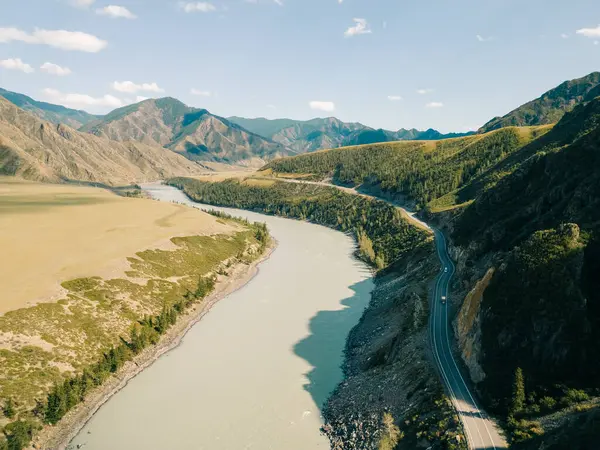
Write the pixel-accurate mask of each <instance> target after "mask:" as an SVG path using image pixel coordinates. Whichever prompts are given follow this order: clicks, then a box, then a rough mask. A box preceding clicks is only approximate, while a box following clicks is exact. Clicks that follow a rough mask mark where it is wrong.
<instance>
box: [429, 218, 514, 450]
mask: <svg viewBox="0 0 600 450" xmlns="http://www.w3.org/2000/svg"><path fill="white" fill-rule="evenodd" d="M433 232H434V234H435V245H436V249H437V253H438V257H439V258H440V262H441V263H442V269H441V271H440V274H439V275H438V277H437V279H436V283H435V289H434V292H433V300H432V302H431V317H430V322H429V326H430V329H429V334H430V338H431V344H432V349H433V354H434V358H435V360H436V363H437V366H438V369H439V371H440V374H441V376H442V379H443V381H444V385H445V386H446V391H447V392H448V396H449V397H450V399H451V400H452V403H453V404H454V408H455V409H456V412H457V413H458V414H459V416H460V419H461V421H462V423H463V427H464V429H465V434H466V436H467V441H468V444H469V449H473V450H475V449H476V450H481V449H504V448H507V447H508V445H507V443H506V440H505V439H504V438H503V437H502V435H501V434H500V433H499V431H498V428H497V427H496V424H495V423H494V422H493V421H492V420H491V419H490V418H489V417H488V416H487V414H486V413H485V411H483V410H482V409H481V408H480V407H479V406H478V404H477V402H476V400H475V396H474V395H473V394H472V393H471V390H470V389H469V386H468V383H467V382H466V380H465V378H464V377H463V375H462V373H461V370H460V368H459V366H458V364H457V363H456V360H455V358H454V355H453V354H452V346H451V341H450V336H451V335H452V333H451V332H450V319H449V316H448V301H447V300H446V301H442V297H446V299H448V291H449V286H450V281H451V280H452V277H453V276H454V272H455V270H456V268H455V266H454V263H453V262H452V260H451V259H450V256H449V255H448V249H447V244H446V238H445V237H444V234H443V233H442V232H441V231H440V230H437V229H433Z"/></svg>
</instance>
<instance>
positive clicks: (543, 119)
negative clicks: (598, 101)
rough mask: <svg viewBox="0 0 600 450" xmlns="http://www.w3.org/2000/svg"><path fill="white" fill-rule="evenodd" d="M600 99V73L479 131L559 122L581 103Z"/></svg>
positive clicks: (563, 86)
mask: <svg viewBox="0 0 600 450" xmlns="http://www.w3.org/2000/svg"><path fill="white" fill-rule="evenodd" d="M598 95H600V72H593V73H591V74H589V75H587V76H585V77H582V78H578V79H575V80H571V81H565V82H564V83H562V84H561V85H560V86H558V87H556V88H554V89H551V90H549V91H548V92H546V93H545V94H543V95H542V96H541V97H539V98H537V99H535V100H532V101H530V102H528V103H525V104H524V105H522V106H520V107H518V108H517V109H515V110H513V111H511V112H509V113H508V114H506V115H505V116H503V117H495V118H493V119H492V120H490V121H489V122H488V123H486V124H485V125H484V126H483V127H481V129H480V130H479V131H480V132H481V133H485V132H488V131H492V130H496V129H498V128H503V127H510V126H527V125H544V124H550V123H555V122H558V121H559V120H560V119H561V118H562V116H563V115H564V114H565V112H568V111H571V110H572V109H573V108H574V107H575V106H576V105H578V104H579V103H581V102H585V101H589V100H592V99H593V98H594V97H596V96H598Z"/></svg>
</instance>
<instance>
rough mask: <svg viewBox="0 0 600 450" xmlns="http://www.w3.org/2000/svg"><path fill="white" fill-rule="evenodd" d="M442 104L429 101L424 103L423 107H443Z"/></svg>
mask: <svg viewBox="0 0 600 450" xmlns="http://www.w3.org/2000/svg"><path fill="white" fill-rule="evenodd" d="M443 107H444V104H443V103H442V102H429V103H427V104H426V105H425V108H432V109H435V108H443Z"/></svg>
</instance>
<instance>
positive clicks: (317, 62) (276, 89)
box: [0, 0, 600, 132]
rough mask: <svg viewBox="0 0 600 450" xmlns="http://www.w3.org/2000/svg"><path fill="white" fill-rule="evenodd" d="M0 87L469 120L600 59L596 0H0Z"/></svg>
mask: <svg viewBox="0 0 600 450" xmlns="http://www.w3.org/2000/svg"><path fill="white" fill-rule="evenodd" d="M0 11H1V13H0V87H2V88H4V89H8V90H11V91H16V92H20V93H24V94H27V95H29V96H31V97H33V98H35V99H36V100H42V101H47V102H51V103H57V104H62V105H65V106H68V107H72V108H76V109H84V110H86V111H88V112H91V113H97V114H103V113H106V112H108V111H111V110H113V109H115V108H117V107H120V106H123V105H126V104H129V103H133V102H136V101H140V100H142V99H144V98H148V97H165V96H170V97H175V98H177V99H179V100H181V101H183V102H184V103H186V104H188V105H190V106H195V107H201V108H206V109H208V110H209V111H211V112H212V113H214V114H218V115H221V116H226V117H227V116H233V115H236V116H242V117H267V118H281V117H286V118H292V119H300V120H305V119H310V118H313V117H328V116H336V117H338V118H340V119H341V120H344V121H349V122H350V121H352V122H361V123H364V124H366V125H369V126H372V127H374V128H385V129H390V130H397V129H399V128H413V127H414V128H418V129H427V128H435V129H438V130H440V131H442V132H450V131H454V132H463V131H467V130H473V129H477V128H478V127H480V126H481V125H483V124H484V123H485V122H487V121H488V120H489V119H491V118H492V117H494V116H498V115H504V114H506V113H507V112H509V111H510V110H512V109H514V108H516V107H517V106H519V105H520V104H523V103H525V102H527V101H529V100H531V99H533V98H536V97H538V96H539V95H541V94H542V93H543V92H545V91H547V90H548V89H551V88H553V87H555V86H556V85H558V84H560V83H561V82H563V81H565V80H568V79H573V78H579V77H582V76H585V75H587V74H588V73H590V72H593V71H595V70H599V69H600V44H599V41H600V25H599V24H600V1H598V0H569V1H566V0H527V1H523V0H501V1H499V0H453V1H448V0H207V1H200V2H198V1H187V0H184V1H177V0H175V1H170V0H0Z"/></svg>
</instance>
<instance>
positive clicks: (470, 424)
mask: <svg viewBox="0 0 600 450" xmlns="http://www.w3.org/2000/svg"><path fill="white" fill-rule="evenodd" d="M277 180H278V181H285V182H288V183H299V184H316V185H322V186H329V187H335V188H338V189H340V190H342V191H344V192H347V193H351V194H356V195H362V196H364V197H370V198H376V199H377V200H381V201H384V202H387V203H390V204H392V205H393V206H395V207H396V208H398V209H400V210H401V212H402V214H403V216H404V217H405V218H406V219H408V220H409V221H410V222H412V223H413V224H414V225H416V226H418V227H419V228H427V229H429V230H431V231H432V232H433V234H434V236H435V245H436V249H437V254H438V257H439V259H440V263H441V265H442V267H441V271H440V274H439V275H438V277H437V279H436V282H435V289H434V292H433V299H432V301H431V316H430V318H429V327H430V328H429V335H430V339H431V347H432V351H433V356H434V359H435V362H436V364H437V367H438V370H439V372H440V375H441V377H442V380H443V382H444V386H445V388H446V391H447V393H448V397H449V398H450V400H451V401H452V404H453V405H454V408H455V409H456V412H457V413H458V415H459V417H460V419H461V422H462V423H463V427H464V429H465V434H466V437H467V441H468V444H469V449H470V450H495V449H505V448H508V444H507V443H506V440H505V439H504V437H503V436H502V434H500V432H499V431H498V427H497V426H496V424H495V423H494V421H493V420H491V419H490V418H489V416H488V415H487V414H486V413H485V411H483V410H482V409H481V408H480V407H479V406H478V404H477V401H476V400H475V395H473V394H472V392H471V389H470V388H469V385H468V383H467V381H466V378H465V377H463V374H462V372H461V370H460V368H459V365H458V364H457V362H456V359H455V358H454V355H453V353H452V345H451V340H450V338H451V336H453V333H452V332H451V330H450V318H449V315H448V301H447V300H446V301H444V302H442V297H446V299H448V293H449V287H450V281H451V280H452V277H453V276H454V272H455V271H456V268H455V266H454V263H453V262H452V259H451V258H450V255H448V248H447V247H448V246H447V244H446V238H445V237H444V234H443V233H442V232H441V231H440V230H437V229H435V228H432V227H430V226H429V225H427V224H426V223H425V222H422V221H421V220H419V219H417V218H416V217H415V216H414V214H411V213H410V212H408V211H406V210H405V209H404V208H401V207H399V206H398V205H396V204H394V203H392V202H390V201H388V200H386V199H383V198H378V197H374V196H371V195H367V194H363V193H359V192H357V191H356V190H355V189H353V188H346V187H342V186H336V185H334V184H330V183H325V182H316V181H303V180H293V179H289V178H288V179H281V178H278V179H277Z"/></svg>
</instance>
